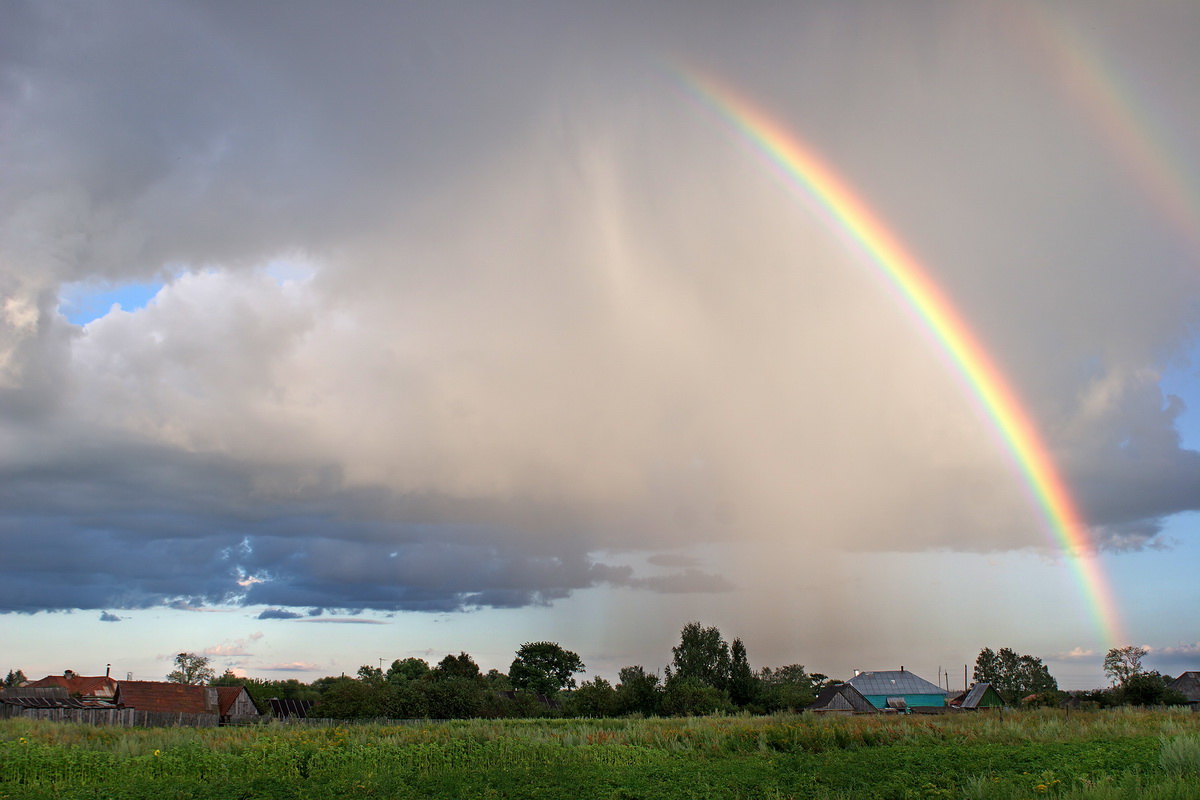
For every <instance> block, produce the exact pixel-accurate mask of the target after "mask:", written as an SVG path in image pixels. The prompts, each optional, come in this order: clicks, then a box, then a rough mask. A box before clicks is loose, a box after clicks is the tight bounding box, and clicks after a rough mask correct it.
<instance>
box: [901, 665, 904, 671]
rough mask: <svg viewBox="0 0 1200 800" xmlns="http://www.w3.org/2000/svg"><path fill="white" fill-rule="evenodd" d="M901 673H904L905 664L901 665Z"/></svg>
mask: <svg viewBox="0 0 1200 800" xmlns="http://www.w3.org/2000/svg"><path fill="white" fill-rule="evenodd" d="M900 671H901V672H904V665H903V664H901V665H900Z"/></svg>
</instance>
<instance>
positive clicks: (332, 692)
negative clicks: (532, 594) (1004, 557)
mask: <svg viewBox="0 0 1200 800" xmlns="http://www.w3.org/2000/svg"><path fill="white" fill-rule="evenodd" d="M1147 654H1148V651H1147V650H1146V649H1144V648H1138V647H1122V648H1113V649H1111V650H1109V651H1108V654H1107V655H1106V656H1105V659H1104V670H1105V674H1106V675H1108V676H1109V679H1110V681H1111V686H1110V687H1109V688H1107V689H1094V690H1091V691H1085V692H1079V691H1076V692H1063V691H1060V690H1059V688H1058V682H1057V681H1056V680H1055V679H1054V677H1053V676H1052V675H1051V674H1050V672H1049V670H1048V669H1047V668H1046V666H1045V664H1043V663H1042V660H1041V659H1040V658H1037V657H1034V656H1031V655H1023V654H1019V653H1017V652H1016V651H1014V650H1012V649H1010V648H1007V647H1002V648H1000V649H999V650H998V651H993V650H992V649H991V648H988V647H985V648H983V650H981V651H980V653H979V656H978V657H977V658H976V660H975V669H974V673H973V676H972V677H973V680H974V681H975V682H987V683H990V684H991V685H992V686H993V688H995V689H996V691H997V692H998V693H999V694H1000V696H1001V698H1002V699H1003V700H1004V702H1005V703H1006V704H1008V705H1013V706H1016V705H1058V704H1059V703H1060V702H1061V701H1063V700H1065V699H1067V698H1069V697H1074V698H1077V699H1078V700H1080V701H1083V702H1087V703H1089V704H1092V705H1096V706H1099V707H1109V706H1119V705H1170V704H1177V703H1184V702H1186V701H1187V698H1185V697H1184V696H1183V695H1182V694H1180V693H1179V692H1175V691H1173V690H1171V689H1168V688H1167V684H1168V683H1170V680H1171V679H1170V676H1167V675H1161V674H1160V673H1158V672H1156V671H1150V670H1146V669H1144V668H1143V666H1142V659H1143V658H1144V657H1145V656H1146V655H1147ZM175 666H176V669H175V670H173V671H172V672H171V673H170V674H169V675H168V676H167V680H168V681H172V682H175V683H184V684H194V685H209V686H244V687H246V691H247V692H248V693H249V695H250V697H251V698H252V699H253V700H254V702H255V705H256V706H257V707H258V709H259V710H260V711H263V712H265V711H268V710H269V707H270V703H269V700H270V699H271V698H280V699H293V700H311V701H314V702H315V705H314V706H313V708H312V709H311V710H310V716H314V717H324V718H331V719H368V718H378V717H388V718H394V719H399V718H428V719H464V718H473V717H490V718H501V717H550V716H567V717H614V716H636V715H640V716H688V715H698V714H712V713H731V712H736V711H745V712H749V713H752V714H768V713H773V712H776V711H787V710H798V709H801V708H804V707H805V706H807V705H810V704H811V703H812V702H813V700H814V699H815V698H816V695H817V693H818V692H819V691H820V690H821V689H823V688H825V687H826V686H832V685H837V684H840V683H842V681H839V680H834V679H830V678H829V677H828V676H826V675H822V674H821V673H818V672H814V673H809V672H807V671H806V670H805V668H804V666H803V665H802V664H790V665H787V666H783V667H778V668H774V669H773V668H771V667H763V668H761V669H758V670H755V669H753V668H751V666H750V661H749V656H748V654H747V652H746V645H745V643H743V642H742V640H741V639H734V640H733V641H732V642H726V640H725V638H724V637H723V636H722V634H721V632H720V630H718V629H717V628H716V627H705V626H703V625H701V624H700V623H699V622H689V623H688V624H686V625H684V626H683V629H682V631H680V638H679V644H677V645H675V646H673V647H672V648H671V662H670V664H669V665H668V666H667V667H666V668H665V669H664V670H663V674H662V675H661V676H660V675H659V673H658V672H656V671H655V672H652V671H649V670H647V669H646V668H645V667H643V666H641V665H632V666H627V667H622V668H621V669H620V671H619V672H618V679H617V683H616V684H615V685H614V684H612V683H610V682H609V681H607V680H605V679H604V678H602V677H595V678H593V679H592V680H590V681H582V682H578V681H577V680H576V676H577V675H580V674H582V673H583V672H584V671H585V665H584V663H583V660H582V659H581V658H580V657H579V655H578V654H577V653H574V652H572V651H570V650H567V649H565V648H563V647H561V646H560V645H559V644H557V643H556V642H526V643H525V644H522V645H521V647H520V648H519V649H518V650H517V651H516V653H515V657H514V658H513V661H512V663H511V664H510V666H509V668H508V672H507V673H504V672H501V671H499V670H496V669H491V670H488V671H487V672H486V673H484V672H483V671H482V670H481V669H480V667H479V665H478V664H477V663H476V662H475V660H474V659H473V658H472V657H471V656H470V655H468V654H467V653H465V652H460V653H459V654H458V655H453V654H448V655H447V656H446V657H445V658H443V659H442V660H441V661H439V662H438V663H437V664H435V665H431V664H429V663H428V662H427V661H425V660H424V659H421V658H404V659H396V660H394V661H393V662H392V663H391V665H390V666H388V668H387V669H386V670H385V669H383V668H382V667H376V666H370V665H364V666H361V667H359V669H358V672H357V674H356V675H354V676H346V675H341V676H336V677H334V676H328V677H324V678H319V679H317V680H315V681H313V682H312V683H307V684H306V683H302V682H301V681H298V680H295V679H290V680H263V679H257V678H245V677H241V676H238V675H235V674H234V673H233V672H232V671H229V670H227V671H226V672H225V674H223V675H221V676H219V677H218V676H217V675H216V672H215V670H213V668H212V665H211V662H210V659H209V658H208V657H207V656H203V655H198V654H195V653H180V654H179V655H177V656H176V657H175ZM24 681H25V675H24V673H23V672H22V671H21V670H16V671H12V670H10V671H9V673H8V676H7V677H6V678H5V679H4V680H3V681H0V683H3V685H4V686H19V685H20V684H21V683H23V682H24Z"/></svg>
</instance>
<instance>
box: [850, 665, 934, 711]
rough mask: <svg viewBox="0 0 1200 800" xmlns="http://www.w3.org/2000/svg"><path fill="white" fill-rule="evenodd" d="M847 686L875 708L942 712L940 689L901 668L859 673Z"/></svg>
mask: <svg viewBox="0 0 1200 800" xmlns="http://www.w3.org/2000/svg"><path fill="white" fill-rule="evenodd" d="M849 684H850V685H851V686H853V687H854V688H855V689H857V690H858V691H859V692H861V693H862V695H863V696H864V697H866V698H867V700H869V701H870V703H871V705H873V706H875V708H890V709H893V710H897V711H899V710H919V709H929V708H944V707H945V705H946V692H945V690H944V689H942V687H940V686H938V685H937V684H936V683H930V682H929V681H927V680H925V679H924V678H921V677H919V676H917V675H916V674H914V673H912V672H908V671H907V670H905V669H904V667H901V668H900V669H899V670H886V671H884V670H880V671H875V672H859V673H857V674H856V675H855V676H854V677H853V678H851V679H850V680H849Z"/></svg>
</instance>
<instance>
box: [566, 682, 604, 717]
mask: <svg viewBox="0 0 1200 800" xmlns="http://www.w3.org/2000/svg"><path fill="white" fill-rule="evenodd" d="M565 706H566V714H567V716H572V717H611V716H614V715H615V714H616V713H617V692H616V690H615V689H613V687H612V684H610V683H609V682H608V681H606V680H604V678H601V677H600V676H598V675H597V676H596V677H595V678H593V679H592V680H590V681H584V682H583V683H581V684H580V685H579V688H578V689H575V690H574V691H572V692H571V693H570V694H569V695H568V696H567V699H566V704H565Z"/></svg>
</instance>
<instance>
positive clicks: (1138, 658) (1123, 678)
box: [1104, 645, 1150, 686]
mask: <svg viewBox="0 0 1200 800" xmlns="http://www.w3.org/2000/svg"><path fill="white" fill-rule="evenodd" d="M1149 652H1150V651H1149V650H1147V649H1146V648H1144V647H1134V646H1133V645H1126V646H1125V647H1114V648H1112V649H1111V650H1109V651H1108V653H1106V654H1105V656H1104V674H1105V675H1107V676H1108V679H1109V680H1110V681H1112V685H1113V686H1124V685H1125V684H1126V683H1127V682H1128V681H1129V679H1130V678H1132V677H1133V676H1134V675H1140V674H1141V673H1142V659H1143V658H1145V657H1146V654H1147V653H1149Z"/></svg>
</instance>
